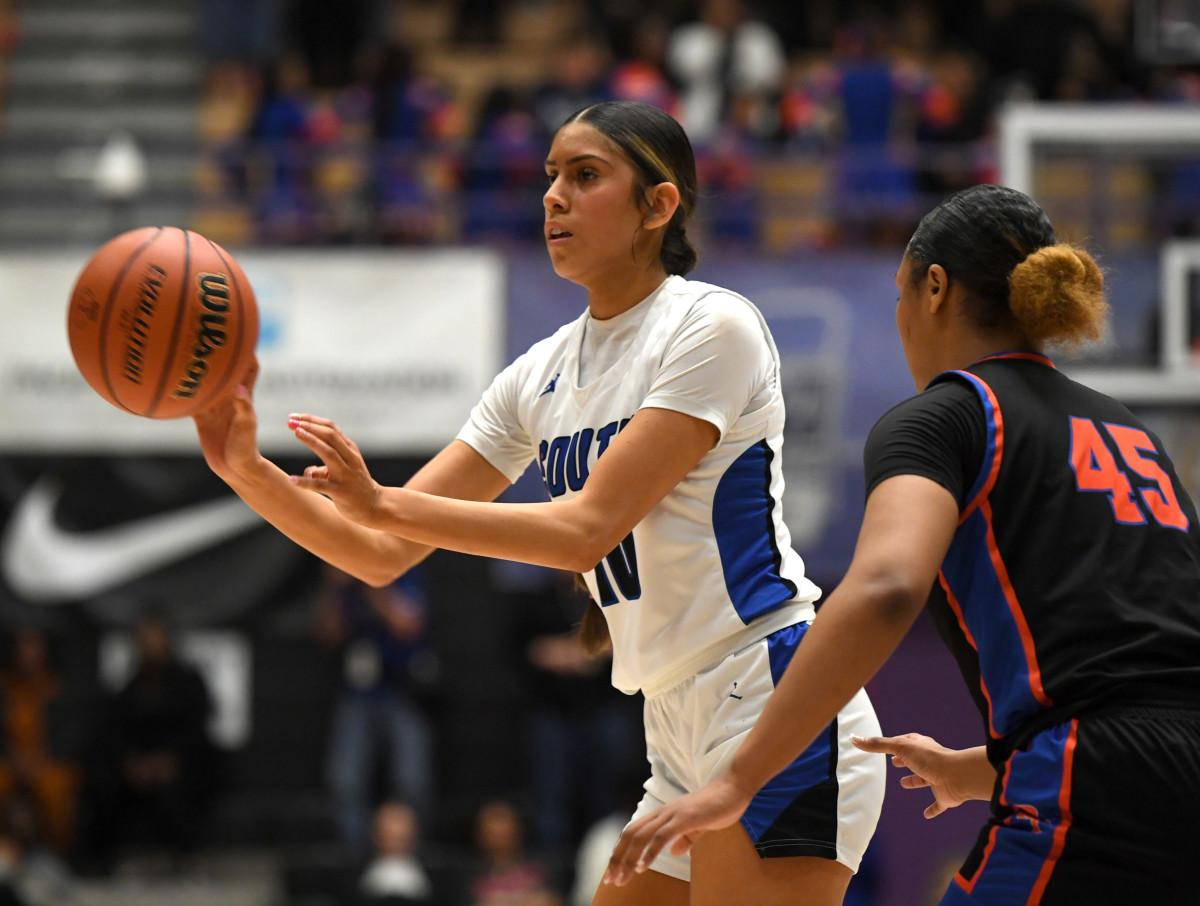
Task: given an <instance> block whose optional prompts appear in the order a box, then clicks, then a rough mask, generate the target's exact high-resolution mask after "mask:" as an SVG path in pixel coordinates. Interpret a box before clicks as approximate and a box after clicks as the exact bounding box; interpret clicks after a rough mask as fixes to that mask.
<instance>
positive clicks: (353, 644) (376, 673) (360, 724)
mask: <svg viewBox="0 0 1200 906" xmlns="http://www.w3.org/2000/svg"><path fill="white" fill-rule="evenodd" d="M323 570H324V573H323V586H322V588H321V591H320V594H319V597H318V602H317V629H318V634H319V637H320V638H321V640H322V641H323V642H324V643H325V644H327V645H330V646H333V647H336V648H337V649H338V651H339V652H340V654H341V658H342V667H343V669H342V688H341V691H340V693H339V695H338V699H337V703H336V705H335V707H334V714H333V723H332V726H331V729H330V737H329V760H328V765H327V776H328V781H329V786H330V790H331V792H332V794H333V803H334V809H335V818H336V820H337V825H338V832H339V834H340V837H341V840H342V843H343V844H344V845H345V846H346V848H347V850H348V851H349V852H350V853H351V854H352V855H354V856H360V857H361V856H363V855H365V854H366V851H367V843H368V840H367V833H368V830H367V829H368V827H369V825H370V815H371V811H372V808H373V806H374V805H375V799H376V778H377V777H378V776H379V774H378V773H377V772H379V771H380V770H382V774H383V777H382V780H383V784H384V786H385V787H386V796H387V797H388V798H394V799H397V800H400V801H403V802H405V803H407V804H409V805H410V806H412V807H413V809H414V810H415V811H416V813H417V816H418V818H419V819H420V820H422V821H428V820H430V818H431V816H432V808H433V804H434V770H433V754H434V738H433V731H432V728H431V727H430V725H429V721H428V719H427V718H426V716H425V713H424V711H423V710H422V703H421V701H420V700H419V698H420V692H419V688H420V686H421V684H422V683H426V684H428V682H429V680H430V678H431V677H430V675H429V674H430V671H431V664H432V660H431V659H432V653H431V652H430V650H429V648H428V646H427V643H426V638H425V625H426V624H425V597H424V588H423V585H422V580H421V573H420V570H419V569H417V570H410V571H409V572H408V573H406V574H405V576H404V577H402V578H401V579H400V580H398V581H397V582H395V583H393V584H392V585H390V586H388V587H386V588H373V587H371V586H369V585H366V584H365V583H363V582H360V581H359V580H358V579H355V578H354V577H352V576H350V575H348V574H347V573H344V572H342V571H341V570H339V569H337V568H335V567H333V566H328V565H325V566H323Z"/></svg>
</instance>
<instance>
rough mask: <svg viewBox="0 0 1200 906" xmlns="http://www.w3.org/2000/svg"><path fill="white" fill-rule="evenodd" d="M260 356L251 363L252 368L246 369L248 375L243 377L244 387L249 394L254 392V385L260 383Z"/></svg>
mask: <svg viewBox="0 0 1200 906" xmlns="http://www.w3.org/2000/svg"><path fill="white" fill-rule="evenodd" d="M258 372H259V365H258V356H255V357H254V360H253V361H252V362H251V363H250V367H249V368H247V369H246V373H245V374H244V375H242V386H244V387H245V388H246V391H247V393H248V394H252V393H253V392H254V385H255V384H256V383H257V382H258Z"/></svg>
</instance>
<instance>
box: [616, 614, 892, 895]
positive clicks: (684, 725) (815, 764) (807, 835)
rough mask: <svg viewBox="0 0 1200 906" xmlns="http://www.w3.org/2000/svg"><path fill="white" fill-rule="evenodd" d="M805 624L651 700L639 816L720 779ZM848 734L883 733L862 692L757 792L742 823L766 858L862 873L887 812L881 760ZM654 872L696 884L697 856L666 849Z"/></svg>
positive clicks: (783, 631)
mask: <svg viewBox="0 0 1200 906" xmlns="http://www.w3.org/2000/svg"><path fill="white" fill-rule="evenodd" d="M807 629H808V624H807V623H798V624H796V625H794V626H788V627H785V628H784V629H781V630H778V631H777V632H775V633H772V634H771V635H769V636H767V638H765V639H763V640H761V641H759V642H755V643H754V644H753V645H750V646H748V647H746V648H744V649H742V650H741V651H738V652H735V653H734V654H731V655H729V657H727V658H725V660H723V661H721V662H720V663H719V664H716V665H715V666H713V667H710V668H708V669H707V670H704V671H702V672H700V673H698V674H696V675H695V676H694V677H692V678H691V679H688V680H685V681H684V682H682V683H680V684H679V685H678V686H675V687H674V688H671V689H668V690H667V691H666V692H663V693H662V694H660V695H656V696H654V697H653V698H648V699H646V706H645V722H646V749H647V757H648V759H649V761H650V779H649V780H647V781H646V783H645V790H646V792H645V795H644V796H643V797H642V800H641V802H640V803H639V804H638V807H637V809H636V811H635V812H634V816H633V817H634V818H640V817H641V816H643V815H646V814H649V813H650V812H652V811H654V810H655V809H657V808H659V807H660V806H661V805H663V804H664V803H667V802H670V801H671V800H673V799H677V798H679V797H680V796H683V795H684V794H685V793H687V792H689V791H691V790H695V789H698V788H699V787H701V786H703V785H704V784H705V783H707V782H708V781H709V780H710V779H711V778H713V777H715V776H716V775H718V774H720V773H721V772H722V771H723V770H724V769H725V767H726V766H727V765H728V764H729V762H730V761H731V760H732V759H733V757H734V755H735V754H737V750H738V748H739V747H740V746H741V744H742V741H743V740H744V739H745V738H746V734H747V733H749V732H750V728H751V727H753V726H754V723H755V721H756V720H758V716H759V714H761V713H762V709H763V708H764V707H765V706H766V703H767V698H768V697H769V696H770V695H771V693H772V692H773V691H774V689H775V684H776V683H777V682H778V681H779V679H780V677H782V675H783V671H784V670H785V669H786V668H787V665H788V664H789V663H790V662H791V659H792V655H793V653H794V652H795V650H796V647H797V646H798V645H799V644H800V640H801V639H802V638H803V636H804V633H805V631H806V630H807ZM851 735H858V736H878V735H880V729H879V721H878V719H877V718H876V717H875V711H874V709H873V708H872V707H871V702H870V700H869V699H868V698H867V693H866V692H865V691H863V690H859V692H858V693H857V694H856V695H855V696H854V698H853V699H851V701H850V703H849V704H847V705H846V707H844V708H843V709H842V710H841V712H840V713H839V714H838V716H837V719H836V720H834V722H833V723H832V724H830V725H829V726H828V727H827V728H826V729H825V730H823V731H822V732H821V734H820V735H819V736H818V737H817V739H816V741H815V742H813V744H812V745H811V746H809V747H808V749H807V750H805V751H804V752H803V753H802V754H801V755H800V757H799V758H797V759H796V760H795V761H794V762H792V764H791V765H789V766H788V767H787V768H785V769H784V770H783V771H781V772H780V773H779V774H778V775H777V776H776V777H775V778H773V779H772V780H771V781H770V782H769V783H767V785H766V786H764V787H763V788H762V789H761V790H759V792H758V795H756V796H755V797H754V799H753V800H752V801H751V803H750V806H749V808H747V809H746V813H745V814H744V815H743V816H742V819H741V823H742V826H743V827H744V828H745V829H746V832H747V833H748V834H749V835H750V839H751V840H752V841H753V842H754V846H755V848H756V849H757V850H758V852H759V855H760V856H762V857H763V858H779V857H787V856H816V857H818V858H824V859H836V860H837V861H838V862H841V863H842V864H843V865H845V866H847V867H848V868H849V869H850V870H851V871H857V870H858V865H859V862H860V861H861V859H862V856H863V853H864V852H865V851H866V848H867V843H868V842H870V839H871V835H872V834H873V833H874V832H875V825H876V823H877V822H878V821H879V812H880V810H881V809H882V807H883V790H884V773H885V766H886V762H885V758H884V756H883V755H878V754H869V753H867V752H863V751H861V750H859V749H857V748H855V747H854V745H853V744H852V743H851V742H850V736H851ZM650 867H651V868H652V869H653V870H654V871H658V872H661V873H662V874H665V875H669V876H670V877H673V878H679V879H680V880H684V881H687V880H690V877H691V857H690V854H689V855H687V856H682V857H680V856H673V855H671V854H670V853H669V852H668V851H667V850H665V849H664V850H663V852H662V853H660V854H659V856H658V858H657V859H655V860H654V862H653V864H652V865H651V866H650Z"/></svg>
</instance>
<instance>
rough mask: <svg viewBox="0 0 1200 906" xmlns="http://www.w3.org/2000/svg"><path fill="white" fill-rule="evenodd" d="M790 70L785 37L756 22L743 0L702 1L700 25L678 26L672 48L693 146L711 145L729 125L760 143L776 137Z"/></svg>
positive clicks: (682, 109) (671, 61) (671, 67)
mask: <svg viewBox="0 0 1200 906" xmlns="http://www.w3.org/2000/svg"><path fill="white" fill-rule="evenodd" d="M786 64H787V59H786V56H785V54H784V49H783V42H782V40H781V39H780V38H779V35H778V34H777V33H776V32H775V30H774V29H773V28H771V26H769V25H767V24H766V23H765V22H763V21H761V20H758V19H755V18H752V17H750V16H749V15H748V14H747V12H746V8H745V5H744V4H743V2H742V0H702V2H701V4H700V17H699V19H698V20H697V21H694V22H686V23H683V24H681V25H678V26H676V27H675V29H674V30H673V31H672V33H671V35H670V38H669V40H668V44H667V65H668V69H669V72H670V73H671V76H672V77H673V78H674V79H675V80H676V82H677V83H678V84H679V86H680V100H681V106H680V121H681V122H682V123H683V126H684V128H685V129H686V130H687V133H688V137H689V138H690V139H691V140H692V144H693V145H697V146H700V147H703V146H704V145H706V144H708V143H709V142H710V141H712V140H713V139H714V138H716V136H717V135H718V133H719V132H720V130H721V126H722V124H723V123H726V124H731V125H733V126H734V127H735V128H736V129H737V130H739V131H741V132H742V133H744V134H746V135H749V136H753V137H755V138H760V139H766V138H769V137H771V136H773V135H774V134H775V133H776V131H777V129H778V115H777V109H778V99H779V94H780V90H781V87H782V84H783V76H784V73H785V71H786Z"/></svg>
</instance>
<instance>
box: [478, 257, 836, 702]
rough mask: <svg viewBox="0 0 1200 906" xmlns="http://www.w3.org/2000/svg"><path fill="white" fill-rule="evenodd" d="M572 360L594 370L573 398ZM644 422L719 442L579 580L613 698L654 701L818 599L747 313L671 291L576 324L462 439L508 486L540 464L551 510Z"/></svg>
mask: <svg viewBox="0 0 1200 906" xmlns="http://www.w3.org/2000/svg"><path fill="white" fill-rule="evenodd" d="M609 341H611V342H609ZM612 343H616V344H619V346H618V347H616V348H614V347H613V346H612ZM581 353H582V354H583V355H586V356H587V357H588V359H589V361H590V362H600V363H602V366H606V367H604V368H603V372H602V373H600V374H598V375H595V376H594V377H593V378H592V379H591V380H589V381H588V382H587V383H586V384H582V385H581V383H580V373H581V367H580V366H581ZM583 373H584V374H585V375H592V374H594V373H595V369H594V368H591V367H587V366H585V367H584V368H583ZM641 408H659V409H670V410H674V411H677V412H682V413H685V414H687V415H691V416H694V417H696V418H701V419H704V420H705V421H708V422H711V423H712V424H714V425H715V426H716V427H717V429H718V431H719V432H720V437H719V440H718V441H717V444H716V446H714V447H713V448H712V449H711V450H709V451H708V453H706V454H705V455H704V457H703V459H701V460H700V462H699V463H698V464H697V465H696V467H695V468H694V469H692V471H691V472H690V473H689V474H688V475H687V477H686V478H685V479H684V480H683V481H681V482H680V483H679V484H678V485H676V486H675V488H674V489H673V490H672V491H671V492H670V493H669V494H668V495H667V496H666V497H665V498H664V499H663V500H662V501H661V502H660V503H659V504H658V505H657V506H656V507H655V508H654V509H653V510H651V511H650V513H649V514H648V515H647V516H646V517H645V518H644V519H643V520H642V521H641V522H640V523H638V525H637V526H635V527H634V529H633V531H632V532H631V533H630V534H629V535H628V536H627V537H626V538H625V540H624V541H623V542H622V543H621V544H620V545H619V546H618V547H617V548H616V549H615V550H613V552H612V553H610V554H609V555H608V556H607V557H605V558H604V559H603V560H602V561H601V562H600V563H598V564H597V565H596V567H595V569H593V570H591V572H589V573H587V574H586V576H585V578H586V580H587V584H588V588H589V589H590V591H591V594H592V597H593V598H594V599H595V600H596V602H597V603H599V604H600V605H601V609H602V611H603V613H604V615H605V617H606V618H607V620H608V626H609V631H610V634H611V636H612V641H613V685H615V686H616V687H617V688H618V689H621V690H622V691H625V692H628V693H633V692H636V691H638V690H639V689H640V690H642V691H643V692H644V693H646V694H647V695H654V694H657V693H658V692H660V691H663V690H665V689H668V688H670V687H671V686H674V685H675V684H677V683H679V682H681V681H682V680H684V679H686V678H687V677H689V676H691V675H693V674H694V673H696V672H697V671H699V670H701V669H703V668H705V667H707V666H710V665H712V664H714V663H716V662H717V661H719V660H721V659H722V658H723V657H725V656H726V655H727V654H729V653H731V652H733V651H737V650H739V649H741V648H743V647H745V646H746V645H749V644H752V643H753V642H755V641H757V640H758V639H761V638H764V637H766V636H767V635H769V634H770V633H772V632H774V631H775V630H777V629H780V628H782V627H784V626H788V625H791V624H793V623H797V622H800V621H802V620H810V619H812V616H813V604H812V602H813V601H815V600H816V599H817V597H819V595H820V590H819V589H818V588H817V587H816V586H815V585H814V584H813V583H812V582H811V581H809V580H808V579H807V578H806V577H805V575H804V564H803V561H802V560H801V559H800V556H799V555H798V554H797V553H796V552H795V551H793V550H792V547H791V537H790V535H789V534H788V530H787V527H786V525H785V524H784V522H783V515H782V512H781V501H782V499H783V475H782V472H781V468H780V465H781V462H782V458H781V448H782V444H783V419H784V407H783V396H782V392H781V390H780V383H779V354H778V352H777V350H776V349H775V344H774V341H773V340H772V339H771V335H770V331H769V330H768V329H767V326H766V323H765V322H764V321H763V319H762V316H761V315H760V314H759V312H758V310H757V309H756V308H755V307H754V306H753V305H752V304H751V303H750V302H749V301H747V300H746V299H744V298H742V297H741V296H738V295H736V294H735V293H731V292H729V291H728V290H725V289H721V288H720V287H716V286H710V285H708V284H705V283H698V282H694V281H689V280H685V279H684V278H683V277H669V278H668V279H667V280H666V281H664V282H663V284H662V285H661V286H660V287H659V288H658V289H657V290H655V292H654V293H652V294H651V295H650V296H649V297H647V298H646V299H645V300H643V301H642V302H640V303H639V304H638V305H636V306H634V307H633V308H632V309H630V310H629V311H627V312H623V313H622V314H620V315H618V316H617V317H615V318H611V319H608V320H605V321H597V320H595V319H594V318H592V317H591V315H590V314H589V313H587V312H585V313H584V314H583V315H582V316H581V317H579V318H578V319H577V320H575V321H573V322H572V323H570V324H567V325H565V326H564V327H562V328H560V329H559V330H558V331H557V332H556V333H555V334H554V335H553V336H551V337H548V338H547V339H545V340H542V341H541V342H539V343H537V344H535V345H534V346H533V347H532V348H531V349H530V350H529V351H528V352H526V353H525V354H524V355H522V356H520V357H519V358H518V359H517V360H516V361H515V362H513V363H512V364H511V365H509V366H508V368H506V369H505V370H504V371H503V372H501V373H500V374H499V375H498V376H497V377H496V379H495V381H494V382H493V383H492V386H491V387H490V388H489V389H488V390H487V392H486V393H485V394H484V397H483V399H482V400H481V401H480V403H479V404H478V405H477V406H476V407H475V408H474V410H472V412H471V417H470V419H469V420H468V422H467V424H466V426H465V427H464V428H463V429H462V431H461V432H459V435H458V436H459V439H461V440H463V441H465V442H466V443H468V444H470V445H471V446H472V447H473V448H474V449H476V450H477V451H478V452H479V453H480V454H481V455H482V456H483V457H484V458H485V459H487V460H488V462H490V463H491V464H492V465H493V466H495V467H496V468H497V469H498V470H499V471H500V472H502V473H503V474H504V475H506V476H507V477H508V478H509V480H511V481H515V480H516V479H517V478H519V477H520V476H521V475H522V474H523V473H524V471H525V469H526V468H527V467H528V465H529V462H530V460H531V459H532V460H534V461H536V462H537V464H538V468H539V469H540V470H541V474H542V478H543V480H544V482H545V485H546V489H547V491H548V492H549V494H550V497H551V499H559V498H564V499H566V498H570V497H572V496H574V495H575V494H578V493H579V492H580V490H581V489H582V488H583V486H584V483H585V482H586V481H587V477H588V473H589V471H590V469H592V468H593V467H595V464H596V460H597V458H599V457H600V456H603V455H604V451H605V449H606V448H607V447H608V445H609V443H611V442H612V440H613V438H614V437H616V435H617V434H618V433H619V432H620V431H621V429H622V428H623V427H624V426H625V425H626V423H628V421H629V420H630V419H631V418H632V417H633V416H634V414H636V413H637V411H638V410H639V409H641Z"/></svg>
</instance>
